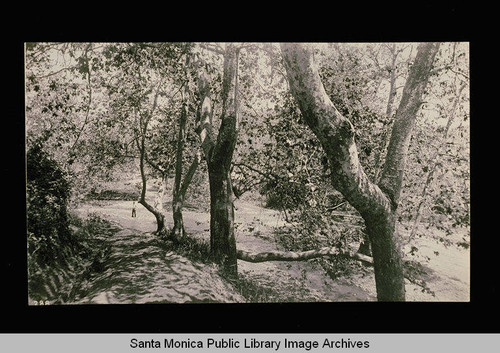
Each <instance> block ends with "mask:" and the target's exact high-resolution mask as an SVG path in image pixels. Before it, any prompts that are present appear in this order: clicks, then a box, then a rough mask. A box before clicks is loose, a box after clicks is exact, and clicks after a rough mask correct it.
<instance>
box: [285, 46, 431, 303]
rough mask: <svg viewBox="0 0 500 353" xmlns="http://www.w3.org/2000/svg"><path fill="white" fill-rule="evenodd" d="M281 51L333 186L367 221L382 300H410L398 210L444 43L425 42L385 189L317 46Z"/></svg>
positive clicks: (401, 113) (399, 121) (400, 116)
mask: <svg viewBox="0 0 500 353" xmlns="http://www.w3.org/2000/svg"><path fill="white" fill-rule="evenodd" d="M281 48H282V53H283V58H284V63H285V68H286V72H287V76H288V80H289V83H290V90H291V92H292V94H293V96H294V98H295V100H296V102H297V104H298V106H299V108H300V110H301V112H302V116H303V118H304V121H305V122H306V123H307V125H308V126H309V127H310V128H311V130H312V131H313V133H314V134H315V135H316V137H317V138H318V140H319V142H320V143H321V145H322V147H323V149H324V151H325V153H326V155H327V157H328V161H329V165H330V169H331V171H332V173H331V175H332V185H333V186H334V187H335V188H336V189H337V190H338V191H340V192H341V193H342V194H343V195H344V197H345V198H346V200H348V201H349V203H350V204H351V205H352V206H354V207H355V208H356V209H357V210H358V211H359V212H360V214H361V216H362V217H363V219H364V220H365V225H366V230H367V233H368V235H369V238H370V241H371V244H372V253H373V262H374V270H375V282H376V287H377V298H378V300H379V301H404V300H405V286H404V277H403V268H402V260H401V256H402V254H401V252H400V249H399V245H398V241H397V239H396V238H397V234H396V231H395V220H396V208H397V201H398V197H399V192H400V188H401V181H402V171H404V162H405V160H406V151H407V149H408V144H407V143H406V142H409V137H410V134H411V128H412V127H413V124H414V120H415V118H416V113H417V110H418V108H419V107H420V103H421V97H422V95H423V92H424V87H425V85H426V84H427V81H428V77H429V74H430V66H431V65H432V61H433V59H434V56H435V54H436V52H437V48H438V45H435V44H423V45H421V46H420V47H419V53H418V54H417V58H416V59H415V64H414V65H413V67H412V72H411V73H410V77H409V78H408V82H407V84H406V86H405V89H404V91H403V98H402V103H401V105H400V108H399V109H398V112H397V113H396V119H395V124H394V129H393V133H392V137H391V143H390V144H389V153H388V156H387V161H386V165H385V168H384V173H383V174H382V180H383V181H385V182H384V183H383V184H382V185H383V189H382V187H380V188H379V187H378V186H377V185H375V184H373V183H372V182H371V181H370V180H369V179H368V177H367V176H366V174H365V172H364V171H363V168H362V167H361V165H360V163H359V159H358V151H357V147H356V144H355V142H354V127H353V126H352V124H351V122H350V121H349V120H348V119H346V118H345V117H343V116H342V115H341V114H340V113H339V112H338V110H337V109H336V108H335V106H334V105H333V103H332V102H331V100H330V99H329V98H328V95H327V94H326V92H325V89H324V87H323V84H322V83H321V79H320V77H319V74H318V69H317V67H316V63H315V62H314V58H313V53H312V50H311V48H309V47H308V46H305V45H298V44H291V43H287V44H282V45H281ZM401 141H403V143H401ZM400 172H401V173H400ZM394 173H396V175H394ZM389 181H390V182H389ZM382 190H383V191H382Z"/></svg>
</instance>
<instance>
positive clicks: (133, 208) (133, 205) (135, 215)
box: [132, 201, 137, 217]
mask: <svg viewBox="0 0 500 353" xmlns="http://www.w3.org/2000/svg"><path fill="white" fill-rule="evenodd" d="M132 217H137V214H136V210H135V201H134V203H133V204H132Z"/></svg>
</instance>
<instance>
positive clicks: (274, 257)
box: [236, 248, 373, 265]
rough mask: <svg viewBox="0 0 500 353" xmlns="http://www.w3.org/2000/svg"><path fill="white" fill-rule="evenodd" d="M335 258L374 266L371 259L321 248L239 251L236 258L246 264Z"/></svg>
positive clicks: (333, 249) (334, 249)
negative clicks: (343, 258)
mask: <svg viewBox="0 0 500 353" xmlns="http://www.w3.org/2000/svg"><path fill="white" fill-rule="evenodd" d="M324 256H327V257H335V256H347V257H350V258H353V259H355V260H359V261H362V262H364V263H366V264H370V265H372V264H373V260H372V258H371V257H369V256H366V255H362V254H358V253H356V254H354V255H350V254H348V253H343V252H341V251H339V250H338V249H336V248H321V249H318V250H308V251H299V252H296V251H268V252H261V253H251V252H248V251H244V250H237V251H236V257H237V258H238V259H239V260H242V261H246V262H254V263H257V262H266V261H306V260H310V259H315V258H318V257H324Z"/></svg>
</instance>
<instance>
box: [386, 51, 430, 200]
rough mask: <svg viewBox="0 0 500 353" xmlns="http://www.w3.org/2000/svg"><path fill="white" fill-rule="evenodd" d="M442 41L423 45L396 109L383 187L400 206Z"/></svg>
mask: <svg viewBox="0 0 500 353" xmlns="http://www.w3.org/2000/svg"><path fill="white" fill-rule="evenodd" d="M438 49H439V43H423V44H420V45H419V47H418V51H417V56H416V57H415V62H414V64H413V66H412V67H411V69H410V73H409V76H408V79H407V80H406V84H405V87H404V89H403V94H402V97H401V101H400V103H399V107H398V109H397V111H396V115H395V118H394V124H393V128H392V133H391V139H390V142H389V146H388V148H387V156H386V159H385V163H384V167H383V170H382V174H381V178H380V182H379V186H380V188H381V189H382V190H384V192H386V193H387V195H388V196H389V198H390V200H391V203H392V206H393V207H394V208H396V207H397V205H398V202H399V195H400V192H401V184H402V181H403V174H404V170H405V167H406V158H407V154H408V146H409V143H410V138H411V134H412V131H413V127H414V125H415V121H416V117H417V112H418V110H419V109H420V107H421V105H422V98H423V96H424V94H425V88H426V86H427V83H428V81H429V77H430V72H431V68H432V65H433V62H434V58H435V56H436V54H437V52H438Z"/></svg>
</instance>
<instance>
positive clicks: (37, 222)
mask: <svg viewBox="0 0 500 353" xmlns="http://www.w3.org/2000/svg"><path fill="white" fill-rule="evenodd" d="M26 172H27V226H28V229H27V230H28V259H29V260H28V266H29V267H28V268H30V267H31V268H33V266H35V264H36V265H38V266H45V265H49V264H51V263H53V262H60V261H63V260H64V258H65V257H66V256H67V255H68V254H67V252H66V251H62V252H61V251H59V246H60V244H61V243H69V242H70V239H71V236H70V230H69V221H68V213H67V204H68V199H69V196H70V186H69V183H68V181H67V179H66V174H65V172H64V171H63V170H62V169H61V168H60V167H59V165H58V164H57V163H56V162H55V161H54V160H52V159H51V158H50V157H49V155H48V154H47V153H46V152H45V151H44V150H43V148H42V145H41V143H34V144H33V145H32V146H31V147H30V149H29V150H28V151H27V161H26Z"/></svg>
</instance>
